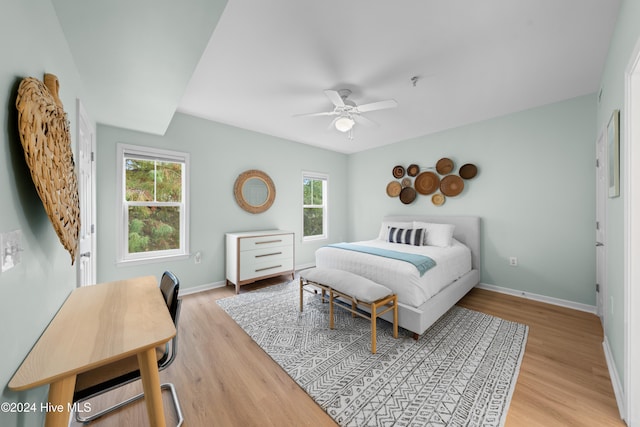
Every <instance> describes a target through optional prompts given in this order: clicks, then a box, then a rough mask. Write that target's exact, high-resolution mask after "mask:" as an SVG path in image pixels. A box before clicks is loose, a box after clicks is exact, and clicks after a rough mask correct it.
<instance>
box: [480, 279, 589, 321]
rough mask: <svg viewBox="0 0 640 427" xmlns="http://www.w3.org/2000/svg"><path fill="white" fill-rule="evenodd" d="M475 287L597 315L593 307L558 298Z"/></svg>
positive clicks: (505, 289)
mask: <svg viewBox="0 0 640 427" xmlns="http://www.w3.org/2000/svg"><path fill="white" fill-rule="evenodd" d="M476 287H478V288H480V289H487V290H489V291H494V292H500V293H502V294H508V295H514V296H517V297H521V298H526V299H530V300H534V301H540V302H546V303H547V304H553V305H558V306H561V307H567V308H572V309H574V310H579V311H586V312H587V313H591V314H597V312H598V310H597V307H596V306H595V305H588V304H581V303H579V302H573V301H567V300H564V299H560V298H553V297H548V296H545V295H538V294H533V293H531V292H524V291H518V290H515V289H509V288H503V287H502V286H496V285H487V284H486V283H480V284H479V285H477V286H476Z"/></svg>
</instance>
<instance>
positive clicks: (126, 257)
mask: <svg viewBox="0 0 640 427" xmlns="http://www.w3.org/2000/svg"><path fill="white" fill-rule="evenodd" d="M125 157H136V158H139V159H148V160H159V161H169V162H178V163H183V164H184V169H183V173H182V202H176V203H175V206H179V207H180V208H181V209H180V248H178V249H171V250H165V251H153V252H138V253H129V227H128V224H129V218H128V216H129V209H128V208H129V206H135V205H136V203H135V202H127V201H126V200H125V194H126V189H125V186H126V181H125V178H124V173H125V167H124V163H125ZM189 161H190V156H189V153H183V152H179V151H171V150H164V149H160V148H154V147H144V146H139V145H130V144H122V143H119V144H118V145H117V181H118V201H117V203H116V205H117V209H118V213H117V215H118V216H117V217H118V218H119V221H118V254H117V262H118V263H119V264H122V263H126V264H128V265H130V264H134V263H138V264H143V263H148V262H154V261H165V260H167V259H169V258H171V259H181V258H185V259H186V258H188V257H189ZM147 204H148V203H145V205H147ZM162 206H167V204H166V203H163V204H162Z"/></svg>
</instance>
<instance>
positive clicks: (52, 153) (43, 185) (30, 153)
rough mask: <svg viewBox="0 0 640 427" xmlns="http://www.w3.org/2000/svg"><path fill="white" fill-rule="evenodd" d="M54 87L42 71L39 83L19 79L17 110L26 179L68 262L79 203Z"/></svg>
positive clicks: (77, 230)
mask: <svg viewBox="0 0 640 427" xmlns="http://www.w3.org/2000/svg"><path fill="white" fill-rule="evenodd" d="M58 89H59V82H58V78H57V77H56V76H54V75H53V74H45V75H44V83H43V82H41V81H40V80H38V79H35V78H33V77H27V78H25V79H23V80H22V81H21V82H20V87H19V88H18V98H17V100H16V108H17V109H18V130H19V132H20V141H21V142H22V148H23V149H24V157H25V159H26V161H27V165H28V166H29V169H30V171H31V178H32V179H33V183H34V184H35V186H36V190H37V191H38V195H39V196H40V199H41V200H42V204H43V205H44V209H45V211H46V212H47V215H48V216H49V219H50V220H51V223H52V224H53V228H54V229H55V230H56V233H57V234H58V238H59V239H60V242H61V243H62V246H64V248H65V249H66V250H67V251H69V254H70V255H71V265H73V263H74V261H75V259H76V251H77V248H78V235H79V234H80V204H79V197H78V183H77V179H76V172H75V164H74V161H73V151H72V150H71V137H70V133H69V122H68V121H67V115H66V113H65V112H64V108H63V107H62V102H61V101H60V98H58Z"/></svg>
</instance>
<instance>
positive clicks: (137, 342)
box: [9, 276, 176, 427]
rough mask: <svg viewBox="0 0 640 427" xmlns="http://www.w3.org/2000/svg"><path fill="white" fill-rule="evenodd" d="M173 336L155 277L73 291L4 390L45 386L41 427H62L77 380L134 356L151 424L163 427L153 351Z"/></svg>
mask: <svg viewBox="0 0 640 427" xmlns="http://www.w3.org/2000/svg"><path fill="white" fill-rule="evenodd" d="M175 334H176V329H175V326H174V324H173V321H172V320H171V315H170V314H169V310H167V306H166V304H165V301H164V298H163V297H162V293H161V292H160V289H159V288H158V286H157V280H156V278H155V277H154V276H146V277H138V278H135V279H129V280H121V281H117V282H109V283H102V284H99V285H94V286H87V287H83V288H77V289H75V290H74V291H73V292H71V294H70V295H69V297H68V298H67V300H66V301H65V302H64V304H63V305H62V307H61V308H60V310H59V311H58V313H57V314H56V315H55V317H54V318H53V320H52V321H51V323H50V324H49V326H48V327H47V329H45V331H44V333H43V334H42V336H41V337H40V339H39V340H38V341H37V342H36V344H35V345H34V347H33V348H32V349H31V352H29V354H28V355H27V357H26V359H25V360H24V362H22V365H21V366H20V368H18V371H17V372H16V373H15V374H14V376H13V378H12V379H11V381H10V382H9V388H10V389H12V390H17V391H19V390H26V389H29V388H33V387H38V386H42V385H46V384H50V387H49V401H48V404H49V405H50V406H49V408H50V410H49V411H47V414H46V423H45V425H46V426H47V427H54V426H55V427H57V426H67V425H68V423H69V412H70V411H69V409H70V408H71V406H72V399H73V391H74V388H75V382H76V375H77V374H79V373H81V372H85V371H88V370H91V369H93V368H96V367H98V366H102V365H106V364H109V363H112V362H115V361H117V360H119V359H123V358H125V357H129V356H132V355H137V356H138V363H139V365H140V373H141V377H142V385H143V389H144V394H145V402H146V405H147V412H148V414H149V421H150V424H151V426H154V427H155V426H162V427H165V419H164V412H163V407H162V394H161V393H162V392H161V390H160V376H159V374H158V365H157V361H156V353H155V347H156V346H158V345H162V344H164V343H166V342H167V341H169V340H170V339H171V338H173V337H174V336H175Z"/></svg>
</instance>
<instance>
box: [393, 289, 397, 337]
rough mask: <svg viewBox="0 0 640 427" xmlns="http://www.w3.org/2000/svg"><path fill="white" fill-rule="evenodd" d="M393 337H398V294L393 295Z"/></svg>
mask: <svg viewBox="0 0 640 427" xmlns="http://www.w3.org/2000/svg"><path fill="white" fill-rule="evenodd" d="M393 337H394V338H398V296H397V295H396V296H394V297H393Z"/></svg>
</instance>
